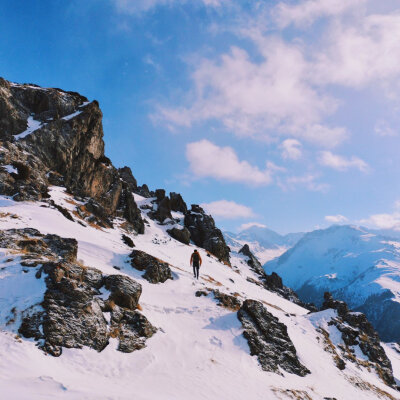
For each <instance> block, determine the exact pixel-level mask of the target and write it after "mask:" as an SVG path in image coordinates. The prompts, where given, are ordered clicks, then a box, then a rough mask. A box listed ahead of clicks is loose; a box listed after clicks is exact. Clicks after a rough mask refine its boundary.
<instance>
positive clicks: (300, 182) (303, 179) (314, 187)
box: [278, 174, 329, 193]
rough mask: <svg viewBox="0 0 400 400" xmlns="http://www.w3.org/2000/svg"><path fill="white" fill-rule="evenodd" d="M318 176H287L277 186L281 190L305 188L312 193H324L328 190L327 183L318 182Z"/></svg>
mask: <svg viewBox="0 0 400 400" xmlns="http://www.w3.org/2000/svg"><path fill="white" fill-rule="evenodd" d="M318 179H319V176H318V175H314V174H306V175H301V176H289V177H287V178H285V179H280V180H279V181H278V186H280V187H281V189H282V190H285V191H287V190H295V189H297V188H299V187H300V188H301V187H303V188H306V189H307V190H310V191H312V192H322V193H326V192H327V191H328V190H329V185H328V184H327V183H322V182H318Z"/></svg>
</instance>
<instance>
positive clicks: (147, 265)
mask: <svg viewBox="0 0 400 400" xmlns="http://www.w3.org/2000/svg"><path fill="white" fill-rule="evenodd" d="M130 257H131V265H132V267H134V268H136V269H138V270H139V271H146V272H145V273H144V275H143V278H145V279H146V280H148V281H149V282H150V283H164V282H165V281H166V280H167V279H173V278H172V272H171V268H170V267H169V265H168V263H166V262H163V261H161V260H159V259H157V258H156V257H153V256H151V255H150V254H147V253H145V252H144V251H141V250H133V251H132V253H131V254H130Z"/></svg>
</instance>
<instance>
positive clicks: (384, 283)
mask: <svg viewBox="0 0 400 400" xmlns="http://www.w3.org/2000/svg"><path fill="white" fill-rule="evenodd" d="M264 268H265V270H266V271H267V272H270V271H275V272H277V273H278V274H279V275H280V276H281V277H282V278H283V281H284V284H285V285H287V286H289V287H292V288H293V289H294V290H296V291H297V293H298V294H299V295H300V297H301V298H302V299H304V300H306V301H312V302H315V303H317V304H320V303H321V302H322V300H323V297H322V295H323V292H324V291H330V292H333V293H334V295H335V296H336V297H338V298H340V299H342V300H344V301H346V302H347V303H348V304H349V305H350V306H351V307H352V308H354V309H357V308H358V309H360V310H362V311H363V312H365V313H366V314H367V316H368V318H369V319H370V320H371V322H373V323H374V324H375V328H376V329H378V331H379V332H380V333H381V335H382V337H384V338H386V339H387V340H395V339H396V340H397V337H392V336H391V335H392V331H393V330H395V329H393V319H395V320H397V315H398V314H397V313H398V311H397V308H396V310H394V309H393V307H397V305H398V304H399V300H400V242H399V241H397V240H396V239H390V238H388V237H385V236H381V235H379V234H377V233H372V232H370V231H368V230H367V229H365V228H360V227H355V226H332V227H330V228H328V229H325V230H317V231H314V232H311V233H308V234H306V235H305V236H304V237H303V239H301V240H300V241H299V242H298V243H297V244H296V245H295V246H294V247H293V248H292V249H290V250H288V251H287V252H286V253H284V254H283V255H282V256H280V257H279V258H278V259H276V260H273V261H270V262H268V263H266V264H265V266H264ZM388 297H389V298H391V300H388ZM370 302H373V303H374V305H373V307H372V306H371V304H369V303H370ZM367 304H369V305H368V306H367ZM378 305H379V308H377V307H378ZM374 307H375V308H374ZM389 308H390V309H391V310H392V309H393V310H392V311H391V313H392V316H391V317H390V313H389V314H388V313H387V312H386V310H387V309H389ZM389 329H390V330H389ZM396 329H397V328H396Z"/></svg>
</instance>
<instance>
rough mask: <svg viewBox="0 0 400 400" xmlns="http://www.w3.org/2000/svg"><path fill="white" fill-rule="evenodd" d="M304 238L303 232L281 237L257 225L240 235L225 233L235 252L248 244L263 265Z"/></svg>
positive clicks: (227, 241) (229, 244)
mask: <svg viewBox="0 0 400 400" xmlns="http://www.w3.org/2000/svg"><path fill="white" fill-rule="evenodd" d="M303 236H304V233H301V232H300V233H289V234H287V235H280V234H279V233H277V232H274V231H273V230H271V229H268V228H266V227H262V226H257V225H254V226H250V227H249V228H247V229H244V230H242V231H241V232H239V233H233V232H224V237H225V240H226V243H227V244H228V246H229V247H230V248H231V249H232V250H233V251H235V252H238V251H239V250H240V249H241V248H242V247H243V246H244V245H245V244H248V245H249V247H250V249H251V251H252V252H253V253H254V255H255V256H256V257H257V258H258V259H259V260H260V262H261V263H262V264H264V263H266V262H267V261H270V260H272V259H274V258H276V257H279V256H280V255H281V254H283V253H284V252H285V251H287V250H288V249H289V248H291V247H292V246H294V245H295V244H296V243H297V242H298V241H299V240H300V239H301V238H302V237H303Z"/></svg>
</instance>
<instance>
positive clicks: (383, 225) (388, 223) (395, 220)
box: [360, 212, 400, 231]
mask: <svg viewBox="0 0 400 400" xmlns="http://www.w3.org/2000/svg"><path fill="white" fill-rule="evenodd" d="M360 224H363V225H367V226H370V227H373V228H377V229H394V230H396V231H400V212H394V213H393V214H375V215H371V216H370V217H369V218H367V219H363V220H361V221H360Z"/></svg>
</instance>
